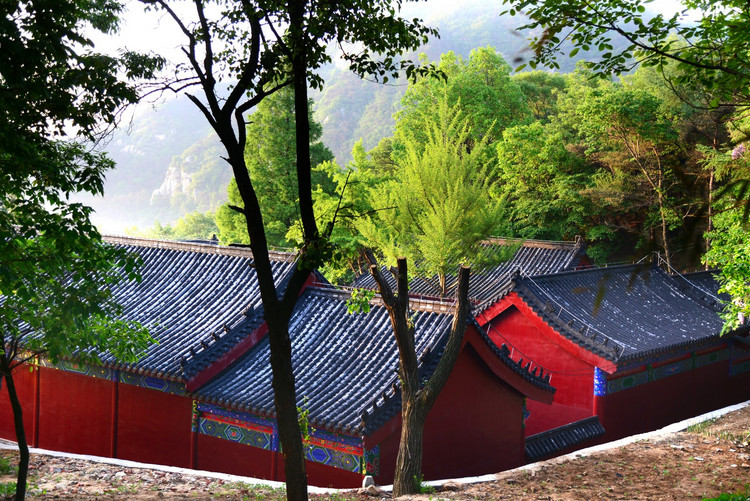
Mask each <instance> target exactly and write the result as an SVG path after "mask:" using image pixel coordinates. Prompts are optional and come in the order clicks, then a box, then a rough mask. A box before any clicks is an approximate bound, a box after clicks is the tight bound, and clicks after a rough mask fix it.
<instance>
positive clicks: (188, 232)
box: [125, 212, 219, 240]
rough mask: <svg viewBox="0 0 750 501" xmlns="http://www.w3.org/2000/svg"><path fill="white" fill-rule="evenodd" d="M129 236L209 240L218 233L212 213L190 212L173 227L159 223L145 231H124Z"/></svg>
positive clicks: (129, 229)
mask: <svg viewBox="0 0 750 501" xmlns="http://www.w3.org/2000/svg"><path fill="white" fill-rule="evenodd" d="M125 231H126V233H128V234H129V235H135V236H143V237H146V238H158V239H163V240H210V239H211V238H212V237H216V235H217V234H218V233H219V228H218V226H216V216H215V215H214V213H213V212H192V213H190V214H185V215H184V216H182V217H181V218H180V219H178V220H177V221H176V222H175V224H174V226H172V225H170V224H167V225H163V224H161V223H160V222H159V221H157V222H156V224H154V226H152V227H151V228H149V229H148V230H146V231H139V230H138V229H137V228H128V229H126V230H125Z"/></svg>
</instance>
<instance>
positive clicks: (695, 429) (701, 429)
mask: <svg viewBox="0 0 750 501" xmlns="http://www.w3.org/2000/svg"><path fill="white" fill-rule="evenodd" d="M715 422H716V418H711V419H706V420H705V421H701V422H700V423H695V424H691V425H690V426H688V427H687V428H686V429H685V431H687V432H689V433H699V434H701V435H708V434H709V433H708V430H709V429H710V428H711V425H713V424H714V423H715Z"/></svg>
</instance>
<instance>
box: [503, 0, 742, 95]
mask: <svg viewBox="0 0 750 501" xmlns="http://www.w3.org/2000/svg"><path fill="white" fill-rule="evenodd" d="M647 3H648V2H647V1H643V0H593V1H590V0H503V4H504V5H509V6H510V9H509V10H508V11H506V12H509V13H510V14H513V15H514V14H516V13H523V14H524V15H525V16H528V18H529V19H530V21H529V22H528V23H527V24H526V25H524V26H522V27H521V28H519V29H531V30H536V33H537V34H538V35H536V36H535V38H534V39H533V40H532V43H531V47H532V49H533V50H534V54H535V57H534V59H533V60H532V61H531V62H530V64H531V65H532V66H536V65H537V64H545V65H547V66H550V67H552V68H557V67H559V65H558V63H557V57H558V54H559V48H560V46H561V43H562V42H563V41H568V42H570V43H571V44H572V46H573V49H572V50H571V51H570V53H569V55H570V56H571V57H572V56H575V55H576V54H577V53H578V51H579V50H581V49H582V50H589V49H592V48H597V49H599V50H600V51H601V52H603V54H602V56H601V59H599V60H598V61H591V62H589V63H588V65H589V67H590V68H591V69H592V70H593V71H594V72H596V73H599V74H605V75H609V74H612V73H626V72H628V71H630V70H631V69H633V68H634V67H636V66H638V65H645V66H656V67H657V68H659V67H663V66H664V65H665V64H667V63H672V64H674V67H675V80H674V81H675V82H676V83H678V84H680V85H681V86H683V87H685V88H691V87H698V88H700V89H703V90H705V91H706V92H708V93H709V94H711V95H712V96H713V99H712V103H711V104H712V105H713V106H716V105H719V104H722V103H723V104H747V103H748V102H749V101H750V85H748V83H750V61H749V60H748V58H747V54H748V53H750V38H748V36H747V33H748V32H749V31H750V18H749V17H748V16H747V4H746V2H744V1H741V0H722V1H716V2H706V1H701V0H683V1H682V4H683V5H684V6H685V7H686V8H688V9H694V10H695V11H697V15H698V16H699V19H698V20H697V21H696V22H683V21H682V20H681V14H682V13H681V12H678V13H675V14H674V15H673V16H671V17H665V16H663V15H661V14H659V15H655V16H652V17H646V4H647ZM615 39H620V40H622V41H624V42H625V45H624V48H623V49H622V50H615V43H614V40H615Z"/></svg>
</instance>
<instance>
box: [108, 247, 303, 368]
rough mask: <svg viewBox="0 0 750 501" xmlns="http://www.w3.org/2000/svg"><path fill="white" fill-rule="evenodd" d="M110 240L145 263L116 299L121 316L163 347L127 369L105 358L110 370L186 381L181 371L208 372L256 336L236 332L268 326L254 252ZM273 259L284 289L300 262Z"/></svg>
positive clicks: (283, 256)
mask: <svg viewBox="0 0 750 501" xmlns="http://www.w3.org/2000/svg"><path fill="white" fill-rule="evenodd" d="M105 241H107V242H108V243H110V244H113V245H118V246H122V247H124V248H126V249H128V250H129V251H130V252H132V253H133V254H135V255H136V256H138V257H139V258H140V259H141V260H142V262H143V264H142V266H141V268H140V272H141V276H142V280H141V281H140V282H135V281H129V282H123V283H120V284H118V285H117V286H115V287H114V289H113V292H114V295H115V298H116V299H117V300H118V302H119V303H120V304H121V305H122V306H123V314H122V317H123V318H125V319H128V320H134V321H138V322H141V323H142V324H143V325H144V326H146V327H147V328H148V329H149V331H150V333H151V335H152V337H154V338H155V339H156V341H157V343H156V344H153V345H152V346H150V347H149V348H148V349H147V351H146V353H145V355H144V356H143V357H141V359H140V360H138V361H137V362H136V363H134V364H127V365H122V364H120V363H119V362H117V361H116V360H115V359H113V358H112V357H111V356H109V355H107V354H105V355H103V357H102V361H103V362H104V363H105V364H108V365H113V366H122V367H126V368H129V369H135V370H139V371H143V372H147V373H150V374H154V375H160V376H162V377H168V378H172V379H185V377H186V374H185V372H184V370H183V366H185V367H188V368H192V369H193V370H194V371H195V370H199V367H200V368H205V366H207V365H209V364H210V363H211V362H212V361H213V360H214V359H215V358H217V357H220V356H221V355H222V354H223V353H225V352H226V351H227V350H228V349H230V348H231V346H233V345H234V344H236V342H238V341H239V340H240V339H241V336H243V335H245V336H246V335H247V334H248V333H249V332H252V330H254V329H249V332H248V329H247V328H245V329H238V327H242V326H247V325H248V323H254V324H258V322H259V321H262V311H263V310H262V305H261V300H260V293H259V290H258V286H257V276H256V273H255V269H254V268H253V267H252V266H251V264H252V253H251V252H250V251H249V250H246V249H236V248H229V247H222V246H216V245H203V244H196V243H180V242H165V241H158V240H146V239H135V238H124V237H106V238H105ZM271 257H272V259H273V260H272V267H273V273H274V277H275V278H276V281H277V283H280V282H281V281H282V280H284V278H285V277H286V276H287V275H288V274H289V273H290V272H291V270H293V267H294V262H293V259H294V256H293V255H291V254H285V253H273V254H272V256H271ZM248 313H250V315H249V316H248ZM259 319H261V320H259ZM227 330H233V331H234V332H233V336H235V337H234V338H230V337H227V336H225V334H226V331H227ZM237 336H239V337H237ZM207 355H210V356H208V357H207ZM196 360H198V362H196ZM185 362H188V364H186V363H185ZM191 362H192V364H193V365H192V366H190V365H189V364H190V363H191ZM196 363H197V366H196ZM187 376H188V377H189V376H190V374H187Z"/></svg>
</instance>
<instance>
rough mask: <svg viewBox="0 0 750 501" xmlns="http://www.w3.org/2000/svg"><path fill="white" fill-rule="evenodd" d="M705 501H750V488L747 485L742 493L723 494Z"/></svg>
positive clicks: (704, 500) (704, 499)
mask: <svg viewBox="0 0 750 501" xmlns="http://www.w3.org/2000/svg"><path fill="white" fill-rule="evenodd" d="M703 501H750V488H749V487H748V485H747V484H746V485H745V488H744V489H742V492H722V493H721V494H719V495H718V496H716V497H715V498H703Z"/></svg>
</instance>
